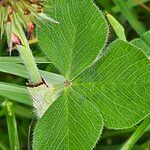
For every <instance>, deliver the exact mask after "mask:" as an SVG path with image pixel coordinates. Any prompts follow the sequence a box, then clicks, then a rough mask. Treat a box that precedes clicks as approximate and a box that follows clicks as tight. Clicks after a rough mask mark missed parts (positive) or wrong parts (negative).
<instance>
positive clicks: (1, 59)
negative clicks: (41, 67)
mask: <svg viewBox="0 0 150 150" xmlns="http://www.w3.org/2000/svg"><path fill="white" fill-rule="evenodd" d="M34 58H35V62H36V63H40V64H44V63H50V61H48V60H47V59H46V58H44V57H34ZM1 62H9V63H22V61H21V58H20V57H6V56H5V57H0V63H1Z"/></svg>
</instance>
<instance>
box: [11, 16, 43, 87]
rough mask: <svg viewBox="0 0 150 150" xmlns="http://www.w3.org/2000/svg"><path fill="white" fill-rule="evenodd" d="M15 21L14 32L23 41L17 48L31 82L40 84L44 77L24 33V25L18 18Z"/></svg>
mask: <svg viewBox="0 0 150 150" xmlns="http://www.w3.org/2000/svg"><path fill="white" fill-rule="evenodd" d="M15 23H16V24H15V25H14V28H13V32H14V33H15V34H16V35H18V37H19V38H20V41H21V45H17V49H18V51H19V53H20V57H21V59H22V61H23V63H24V65H25V66H26V68H27V71H28V73H29V82H30V83H31V84H38V83H40V82H41V80H42V78H41V76H40V73H39V71H38V68H37V65H36V63H35V60H34V57H33V55H32V52H31V50H30V47H29V43H28V41H27V38H26V35H25V33H24V30H23V28H22V26H21V25H20V24H19V23H18V22H17V19H16V22H15Z"/></svg>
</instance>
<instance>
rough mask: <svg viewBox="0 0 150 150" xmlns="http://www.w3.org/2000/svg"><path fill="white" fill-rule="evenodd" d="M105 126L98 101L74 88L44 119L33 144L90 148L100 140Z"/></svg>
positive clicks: (53, 149) (70, 149)
mask: <svg viewBox="0 0 150 150" xmlns="http://www.w3.org/2000/svg"><path fill="white" fill-rule="evenodd" d="M48 120H49V121H48ZM47 121H48V122H47ZM43 127H44V128H43ZM102 128H103V121H102V116H101V114H100V112H99V111H98V110H97V108H96V107H95V105H94V104H93V103H91V102H89V101H88V100H87V99H85V98H84V97H82V95H80V94H79V93H78V92H77V91H76V90H75V89H73V88H70V89H68V90H66V91H64V93H63V94H62V96H61V97H60V98H59V99H58V100H56V102H54V103H53V104H52V106H51V107H50V109H49V110H48V111H47V112H46V113H45V115H44V116H43V118H42V119H41V120H40V122H39V124H38V125H37V127H36V129H35V134H34V137H35V138H34V144H33V148H34V149H35V150H41V149H51V150H62V149H64V150H66V149H68V150H77V149H80V150H82V149H83V150H90V149H91V148H92V147H94V145H95V144H96V141H97V140H98V138H99V136H100V134H101V132H102ZM43 129H44V130H43ZM39 131H42V132H41V133H40V132H39Z"/></svg>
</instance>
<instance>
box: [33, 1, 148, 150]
mask: <svg viewBox="0 0 150 150" xmlns="http://www.w3.org/2000/svg"><path fill="white" fill-rule="evenodd" d="M82 2H83V3H81V1H80V2H79V1H78V0H77V1H75V2H74V1H72V2H71V1H67V0H57V1H55V3H54V4H55V5H54V6H55V8H54V10H52V11H51V12H49V13H50V15H52V16H53V17H54V16H55V19H56V20H59V22H60V24H58V25H54V26H52V25H51V26H50V25H46V26H42V28H40V30H39V32H38V37H39V43H40V45H41V47H42V49H43V50H44V52H45V54H47V57H49V59H51V61H52V62H53V63H54V65H55V66H56V67H57V68H58V69H59V70H60V72H61V73H62V74H63V75H64V76H65V77H66V78H67V80H68V82H69V83H68V86H67V87H66V89H65V90H64V92H63V94H62V95H61V97H60V98H59V99H58V100H56V101H55V102H54V103H53V104H52V106H51V107H50V108H49V109H48V111H47V112H46V113H45V114H44V116H43V117H42V119H40V120H39V122H38V124H37V126H36V129H35V133H34V141H33V149H36V150H38V149H39V150H40V149H42V148H44V149H70V150H73V149H86V150H88V149H89V150H90V149H92V148H93V147H94V146H95V143H96V142H97V139H98V137H99V135H100V134H101V131H102V128H103V126H104V125H105V126H106V127H108V128H114V129H124V128H130V127H132V126H134V125H135V124H137V123H138V122H140V121H141V120H142V119H144V118H145V117H146V116H148V115H149V113H150V111H149V110H150V102H149V101H148V100H149V99H150V92H149V91H150V63H149V60H148V59H147V57H146V56H145V55H144V54H143V53H142V52H141V50H140V49H138V48H137V47H135V46H132V45H130V44H129V43H128V42H124V41H121V40H116V41H115V42H113V43H112V44H111V45H110V46H109V47H108V48H107V53H106V54H105V55H104V56H103V57H101V58H99V59H98V60H96V59H97V55H98V54H99V52H100V51H101V49H102V48H103V47H104V45H105V40H104V37H103V35H105V37H106V36H107V25H106V23H105V21H104V18H103V17H102V14H101V13H100V12H99V11H98V10H97V8H96V7H95V6H93V4H92V3H91V1H84V0H83V1H82ZM60 3H61V5H60ZM79 3H80V5H79ZM85 7H86V8H87V9H83V8H85ZM82 9H83V10H82ZM62 10H63V11H62ZM70 10H72V11H70ZM81 10H82V11H81ZM87 10H91V11H89V12H87ZM69 12H70V13H71V14H70V13H69ZM94 12H95V13H94ZM98 12H99V13H98ZM93 13H94V15H95V14H96V16H97V17H96V16H95V17H94V18H96V19H97V21H96V22H97V23H96V26H95V22H93V21H89V22H88V25H87V26H86V24H87V20H86V18H91V19H90V20H92V19H93V16H94V15H93ZM75 14H76V15H75ZM83 14H84V15H85V14H86V15H85V17H84V18H85V19H83ZM88 20H89V19H88ZM81 22H82V25H80V23H81ZM101 24H103V25H101ZM76 25H78V26H76ZM83 25H84V26H83ZM93 25H94V26H95V27H94V30H91V29H93ZM75 27H77V29H76V28H75ZM96 27H97V28H96ZM75 29H76V32H75ZM46 31H47V34H46V35H45V32H46ZM84 31H86V32H84ZM96 31H99V32H96ZM101 31H103V32H102V33H103V35H101V34H102V33H101ZM104 33H105V34H104ZM76 34H77V35H76ZM90 34H92V36H90ZM85 35H86V36H85ZM99 35H101V37H102V38H100V36H99ZM43 37H44V38H43ZM75 37H78V38H75ZM86 38H87V39H86ZM105 39H106V38H105ZM76 40H77V41H76ZM97 43H98V45H97ZM95 45H97V46H95ZM91 46H92V47H91ZM94 46H95V47H94ZM80 50H82V51H80ZM74 53H75V54H74ZM77 54H78V55H77ZM72 68H73V69H72ZM102 120H103V121H102ZM103 122H104V124H103ZM41 131H42V132H41Z"/></svg>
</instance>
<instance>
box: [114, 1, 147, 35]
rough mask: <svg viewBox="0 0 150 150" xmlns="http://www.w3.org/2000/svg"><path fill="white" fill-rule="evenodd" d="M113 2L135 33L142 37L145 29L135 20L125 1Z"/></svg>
mask: <svg viewBox="0 0 150 150" xmlns="http://www.w3.org/2000/svg"><path fill="white" fill-rule="evenodd" d="M113 2H114V3H115V4H116V6H118V7H119V9H120V11H121V12H122V14H123V15H124V17H125V18H126V19H127V20H128V22H129V23H130V25H131V26H132V27H133V28H134V29H135V31H136V32H137V33H138V34H139V35H140V36H142V35H143V34H144V33H145V32H146V30H145V27H144V26H143V25H142V24H141V23H140V22H139V21H138V20H137V18H136V15H135V13H134V12H133V11H132V9H131V8H129V6H128V4H127V3H126V2H125V0H121V1H120V0H113Z"/></svg>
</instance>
